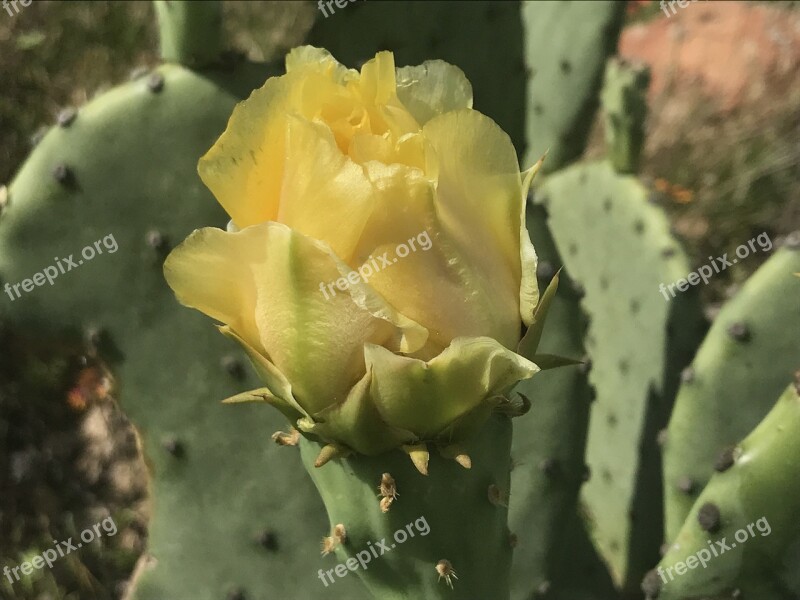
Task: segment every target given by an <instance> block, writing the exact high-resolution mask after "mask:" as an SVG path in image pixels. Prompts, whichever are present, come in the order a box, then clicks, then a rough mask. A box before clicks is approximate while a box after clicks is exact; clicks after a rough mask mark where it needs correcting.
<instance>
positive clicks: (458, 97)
mask: <svg viewBox="0 0 800 600" xmlns="http://www.w3.org/2000/svg"><path fill="white" fill-rule="evenodd" d="M397 96H398V98H399V99H400V101H401V102H402V103H403V105H404V106H405V107H406V108H407V109H408V111H409V112H410V113H411V114H412V115H413V116H414V118H415V119H416V120H417V123H419V124H420V125H424V124H425V123H427V122H428V121H430V120H431V119H432V118H433V117H435V116H437V115H441V114H444V113H446V112H449V111H452V110H458V109H459V108H472V86H471V85H470V83H469V80H468V79H467V77H466V75H464V72H463V71H462V70H461V69H459V68H458V67H455V66H453V65H451V64H448V63H446V62H444V61H443V60H428V61H425V62H424V63H422V64H421V65H418V66H414V67H402V68H400V69H397Z"/></svg>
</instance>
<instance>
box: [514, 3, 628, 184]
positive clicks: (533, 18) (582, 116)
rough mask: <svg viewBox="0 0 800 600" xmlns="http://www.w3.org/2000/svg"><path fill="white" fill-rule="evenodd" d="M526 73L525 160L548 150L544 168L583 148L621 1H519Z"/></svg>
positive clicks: (565, 161)
mask: <svg viewBox="0 0 800 600" xmlns="http://www.w3.org/2000/svg"><path fill="white" fill-rule="evenodd" d="M521 4H522V7H521V10H522V20H523V24H524V26H525V66H526V71H527V74H528V85H527V94H526V106H527V110H526V112H525V119H526V124H525V132H526V138H527V140H526V141H527V154H526V159H525V163H526V164H533V163H534V162H536V160H538V159H539V157H540V156H542V154H544V153H545V152H548V151H549V153H548V155H547V160H546V161H545V162H544V165H543V167H542V168H543V169H544V172H545V173H552V172H553V171H555V170H556V169H560V168H562V167H564V166H566V165H567V164H569V163H570V162H572V161H574V160H576V159H577V158H579V157H580V155H581V154H582V153H583V150H584V148H585V147H586V143H587V141H588V139H589V130H590V129H591V125H592V120H593V119H594V115H595V112H596V111H597V106H598V93H599V91H600V86H601V85H602V83H603V70H604V69H605V64H606V59H607V58H608V57H609V56H611V55H612V54H614V53H615V52H616V49H617V39H618V37H619V32H620V30H621V29H622V24H623V22H624V20H625V5H626V3H625V2H613V1H602V2H567V1H562V0H558V1H555V2H522V3H521Z"/></svg>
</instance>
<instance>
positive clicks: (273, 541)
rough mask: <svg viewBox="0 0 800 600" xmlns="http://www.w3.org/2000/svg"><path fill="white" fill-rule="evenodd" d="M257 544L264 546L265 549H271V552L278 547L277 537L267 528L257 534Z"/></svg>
mask: <svg viewBox="0 0 800 600" xmlns="http://www.w3.org/2000/svg"><path fill="white" fill-rule="evenodd" d="M256 540H257V541H258V544H259V545H260V546H262V547H264V548H265V549H267V550H272V551H273V552H274V551H275V550H277V549H278V538H277V536H276V535H275V534H274V533H273V532H272V531H270V530H269V529H265V530H264V531H262V532H261V533H259V534H258V537H257V538H256Z"/></svg>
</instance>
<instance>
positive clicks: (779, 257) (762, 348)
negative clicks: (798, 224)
mask: <svg viewBox="0 0 800 600" xmlns="http://www.w3.org/2000/svg"><path fill="white" fill-rule="evenodd" d="M789 240H790V241H789V243H788V244H787V247H785V248H782V249H780V250H778V251H777V252H776V253H775V254H774V255H773V256H772V257H770V259H769V260H768V261H767V262H766V263H764V264H763V265H762V266H761V267H760V268H759V270H758V271H756V273H755V274H754V275H753V276H752V277H751V278H750V279H749V280H748V281H747V282H746V283H745V285H744V286H743V287H742V289H741V290H740V291H739V292H738V293H737V295H736V296H735V297H734V298H733V299H732V300H730V301H729V302H728V303H727V304H726V305H725V306H724V307H723V309H722V310H721V311H720V313H719V315H717V318H716V319H715V321H714V324H713V325H712V327H711V329H710V331H709V332H708V335H707V336H706V338H705V340H704V341H703V344H702V346H700V349H699V350H698V352H697V355H696V356H695V358H694V360H693V361H692V364H691V366H690V367H687V369H686V370H685V371H684V373H683V377H682V379H683V383H682V384H681V388H680V392H679V393H678V397H677V400H676V402H675V410H674V411H673V413H672V417H671V419H670V423H669V429H668V433H667V438H666V443H665V445H664V479H665V489H664V495H665V504H666V537H667V540H671V539H673V538H674V537H675V536H676V535H677V533H678V530H679V528H680V527H681V526H682V524H683V522H684V520H685V519H686V515H687V514H688V512H689V510H690V508H691V506H692V505H693V504H694V502H695V499H696V498H697V496H698V494H699V493H700V492H701V491H702V490H703V488H704V487H705V486H706V483H707V482H708V480H709V479H710V478H711V476H712V475H713V474H714V471H715V470H717V469H718V468H721V467H724V466H725V465H726V464H727V461H728V459H729V456H730V450H731V447H732V446H733V445H734V444H736V443H737V441H739V440H740V439H741V438H742V437H743V436H744V435H745V434H746V433H747V432H748V431H750V430H751V429H752V428H753V427H754V426H755V425H756V424H757V423H758V422H759V421H760V420H761V419H762V418H763V417H764V415H766V414H767V412H768V411H769V409H770V407H771V406H772V401H771V400H770V398H773V397H775V396H777V394H778V393H779V392H780V390H781V389H782V388H783V385H784V383H785V382H786V379H787V378H788V377H789V376H790V375H791V373H792V372H793V370H794V368H795V367H796V366H797V365H798V364H800V347H798V344H797V332H798V331H800V302H798V298H800V279H798V278H797V277H794V276H793V275H792V274H793V273H795V272H797V271H800V235H798V234H793V235H792V236H790V238H789ZM734 260H735V259H734ZM765 307H768V308H767V309H765Z"/></svg>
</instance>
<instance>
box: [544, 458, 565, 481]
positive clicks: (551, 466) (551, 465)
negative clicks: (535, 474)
mask: <svg viewBox="0 0 800 600" xmlns="http://www.w3.org/2000/svg"><path fill="white" fill-rule="evenodd" d="M539 468H540V469H541V470H542V471H543V472H544V474H545V475H547V476H548V477H550V478H551V479H552V478H554V477H555V476H556V475H558V472H559V470H560V464H559V462H558V459H555V458H543V459H542V460H541V462H539Z"/></svg>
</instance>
